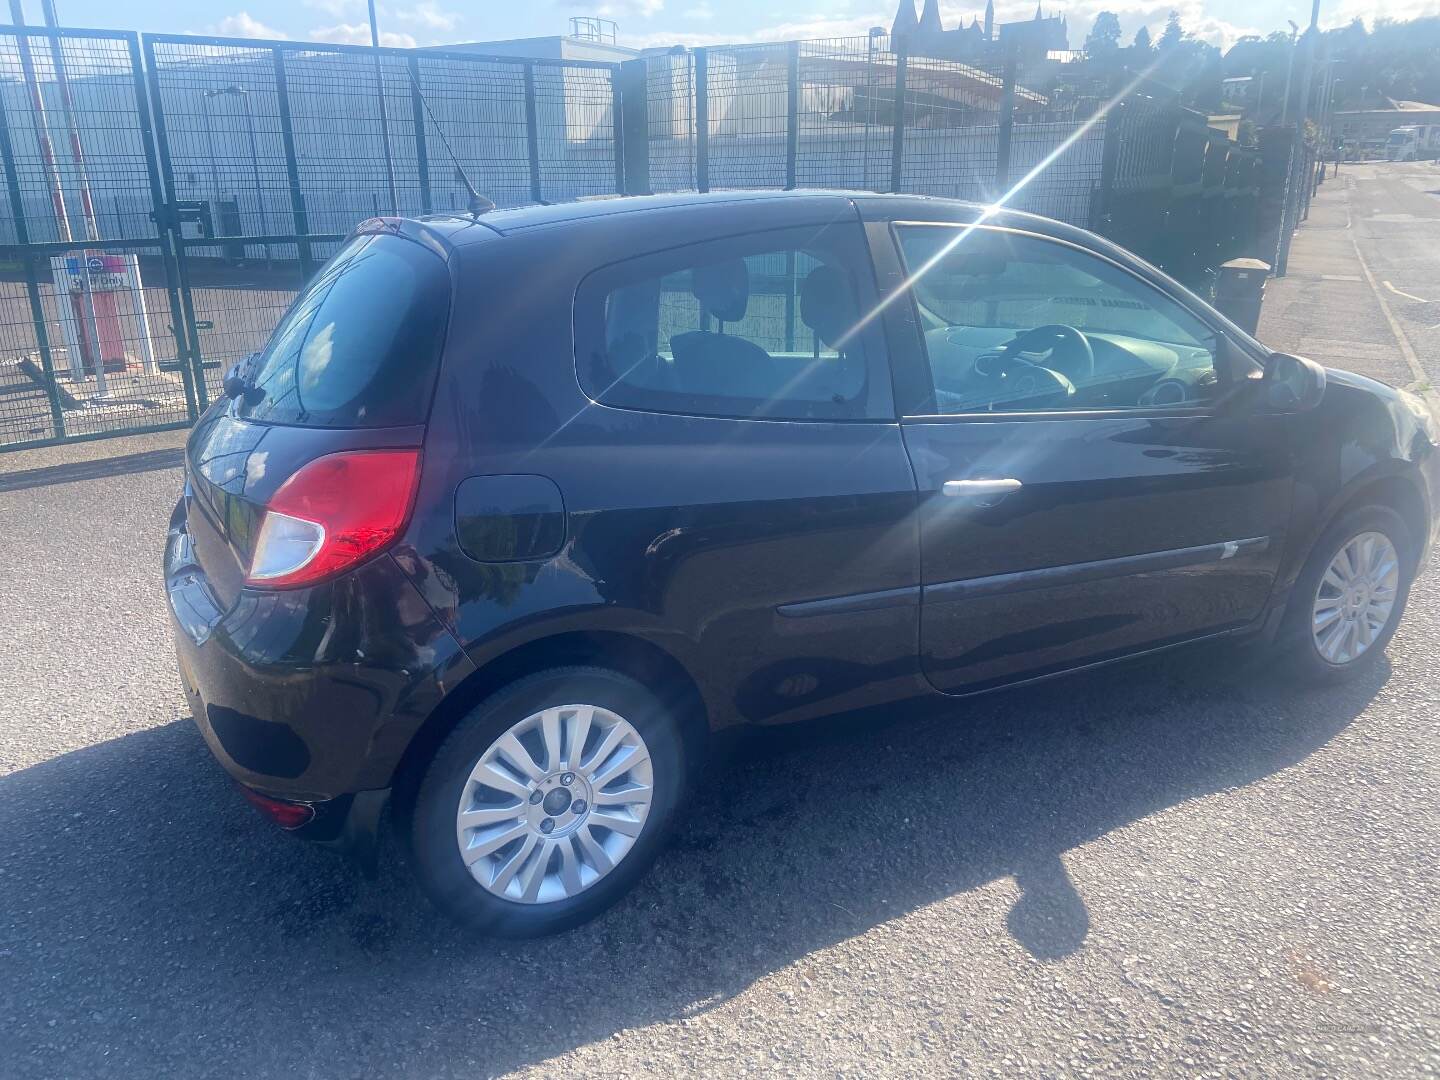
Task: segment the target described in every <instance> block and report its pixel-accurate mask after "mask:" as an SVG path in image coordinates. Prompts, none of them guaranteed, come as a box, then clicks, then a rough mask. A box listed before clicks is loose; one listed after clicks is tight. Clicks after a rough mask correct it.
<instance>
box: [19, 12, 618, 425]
mask: <svg viewBox="0 0 1440 1080" xmlns="http://www.w3.org/2000/svg"><path fill="white" fill-rule="evenodd" d="M615 71H616V66H615V65H612V64H606V63H598V62H590V61H578V60H538V59H519V58H516V59H509V58H495V57H487V56H480V55H474V54H469V53H464V52H453V51H441V50H430V49H421V50H403V49H380V50H375V49H371V48H368V47H362V46H345V45H319V44H310V43H304V44H300V43H294V42H257V41H252V40H246V39H226V38H208V37H189V36H176V35H145V36H143V37H142V36H140V35H136V34H132V33H121V32H114V33H110V32H102V31H90V30H59V31H51V30H49V29H44V28H30V29H25V28H16V27H0V78H3V82H0V156H3V158H4V167H5V179H6V185H7V192H6V194H7V198H6V199H5V200H4V208H3V214H0V450H6V449H17V448H20V447H25V446H36V445H43V444H47V443H54V442H62V441H70V440H75V439H84V438H97V437H102V436H106V435H118V434H129V433H132V432H138V431H151V430H157V429H162V428H167V427H182V426H185V425H187V424H189V423H191V422H193V421H194V419H195V417H196V416H198V415H199V412H200V410H203V409H204V408H205V407H206V406H207V405H208V404H209V402H210V401H211V400H213V398H214V397H215V395H216V394H217V393H218V392H219V384H220V381H221V378H222V376H223V372H224V370H225V369H226V368H227V367H228V366H229V365H230V364H232V363H234V362H235V361H236V360H238V359H240V358H242V357H244V356H247V355H249V354H250V353H252V352H254V351H255V350H256V349H258V348H260V347H261V345H263V343H264V342H265V339H266V338H267V337H268V336H269V334H270V331H271V329H272V328H273V326H274V325H275V323H276V321H277V320H278V319H279V317H280V315H281V314H282V313H283V312H284V310H285V309H286V308H287V307H288V306H289V304H290V302H291V300H292V299H293V298H294V296H295V294H296V293H297V291H298V290H299V289H300V288H301V286H302V285H303V284H304V282H305V281H306V279H308V278H309V276H310V275H311V274H312V273H313V272H314V270H315V269H316V268H317V267H318V266H319V265H321V264H322V263H323V262H324V261H325V260H326V259H327V258H328V257H329V256H330V255H331V254H332V253H333V252H334V250H335V248H336V245H337V244H338V243H339V242H340V241H341V240H342V239H343V238H344V236H345V235H346V234H347V233H348V232H349V231H350V230H351V229H352V228H354V226H355V225H356V224H357V223H358V222H359V221H361V220H363V219H365V218H368V217H373V216H377V215H384V214H391V213H395V212H398V213H400V214H405V215H418V214H425V213H431V212H443V211H448V210H464V209H465V207H466V203H467V199H466V192H465V188H464V185H463V183H462V181H461V179H460V177H459V175H458V174H457V166H456V161H458V163H459V165H460V166H461V167H463V169H464V170H465V173H466V174H467V175H468V176H469V177H470V179H471V180H472V181H473V182H474V183H475V185H476V186H477V187H478V188H479V189H480V190H481V191H482V192H484V193H485V194H486V195H487V196H489V197H490V198H491V199H492V200H494V201H495V202H496V203H497V204H498V205H501V206H506V205H518V204H521V203H527V202H536V201H542V200H543V201H556V200H562V199H573V198H577V197H582V196H586V195H598V194H607V193H611V192H614V191H618V190H623V186H622V180H623V177H622V175H621V173H622V168H623V165H622V157H623V155H622V154H621V153H620V150H619V134H618V126H617V123H616V118H617V116H618V115H619V110H618V108H617V93H618V91H617V87H616V80H615ZM152 118H153V130H152ZM452 154H453V155H454V160H452V157H451V155H452Z"/></svg>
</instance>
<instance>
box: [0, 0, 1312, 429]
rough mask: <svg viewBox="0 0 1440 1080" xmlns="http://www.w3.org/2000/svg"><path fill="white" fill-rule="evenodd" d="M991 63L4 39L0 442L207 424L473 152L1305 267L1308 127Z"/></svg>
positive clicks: (450, 185) (722, 50) (591, 186)
mask: <svg viewBox="0 0 1440 1080" xmlns="http://www.w3.org/2000/svg"><path fill="white" fill-rule="evenodd" d="M977 55H988V56H989V58H988V59H972V60H969V61H963V62H962V61H958V60H953V59H951V60H942V59H935V58H928V57H907V56H904V55H900V54H897V53H896V52H895V51H894V50H893V49H892V48H891V42H890V40H889V39H888V37H886V36H885V35H875V36H870V37H863V38H846V39H833V40H826V41H806V42H788V43H782V44H767V45H743V46H739V45H737V46H726V47H717V48H711V49H704V50H686V49H678V48H677V49H675V50H672V51H670V52H667V53H663V54H653V55H647V56H645V57H644V58H643V59H640V60H636V61H633V62H631V63H629V64H627V65H624V72H623V78H622V71H621V67H620V66H619V65H611V64H603V63H595V62H586V61H569V60H542V59H524V58H513V57H490V56H483V55H478V54H472V53H469V52H466V51H463V49H459V50H457V49H451V50H430V49H419V50H400V49H380V50H371V49H368V48H361V47H356V46H344V45H327V44H314V43H291V42H257V41H247V40H235V39H219V38H202V37H188V36H175V35H147V36H146V37H144V38H142V37H140V36H139V35H135V34H129V33H119V32H104V31H81V30H61V31H48V30H38V29H29V30H22V29H17V28H14V27H11V28H0V121H3V123H0V149H3V151H4V154H3V156H4V159H5V167H6V191H5V195H4V198H3V199H0V448H6V447H11V446H15V445H22V444H30V443H34V442H44V441H51V440H56V439H62V438H76V437H92V436H97V435H100V434H104V433H107V432H115V433H119V432H122V431H130V430H141V429H148V428H153V427H157V426H164V425H167V424H180V423H184V422H185V421H187V420H189V419H193V418H194V416H195V415H196V410H197V409H199V408H203V407H204V405H205V404H206V402H207V401H208V400H211V399H213V397H214V396H215V394H217V393H218V392H219V383H220V379H221V376H222V373H223V372H224V370H225V369H226V368H228V367H229V365H230V364H232V363H233V362H234V361H236V360H238V359H241V358H243V357H244V356H246V355H248V354H249V353H251V352H253V351H255V350H256V349H258V348H260V347H261V346H262V345H263V344H264V342H265V340H266V338H267V336H268V334H269V333H270V330H271V328H272V327H273V325H274V323H275V322H276V321H277V319H278V318H279V316H280V314H281V313H282V312H283V311H284V309H285V308H286V307H287V306H288V305H289V303H290V302H291V300H292V299H293V297H294V296H295V295H296V293H297V291H298V290H299V289H301V288H302V287H303V285H304V281H305V279H306V278H307V276H308V275H309V274H310V273H313V272H314V270H315V269H316V268H317V267H318V266H319V265H320V264H321V263H323V262H324V260H325V259H326V258H328V257H329V255H330V254H331V253H333V251H334V250H335V249H336V247H337V245H338V243H339V242H340V241H341V240H342V239H343V237H344V235H345V234H346V233H348V232H349V231H350V230H351V229H352V228H353V227H354V226H355V225H356V224H357V223H358V222H359V221H360V220H362V219H364V218H367V217H372V216H376V215H381V214H388V213H391V212H395V211H398V212H399V213H400V214H404V215H418V214H423V213H428V212H437V211H438V212H444V211H462V210H464V209H465V208H466V207H467V203H468V194H467V191H466V188H465V184H464V182H463V180H462V178H461V175H460V172H459V168H457V164H456V162H457V161H458V163H459V167H461V168H463V169H464V171H465V173H466V174H467V175H468V176H469V177H470V178H471V179H472V180H473V181H474V184H475V186H476V187H477V188H478V189H479V190H480V191H481V192H482V193H483V194H485V195H486V196H488V197H489V198H490V199H492V200H493V201H494V202H495V203H496V204H497V205H499V206H502V207H504V206H515V205H520V204H524V203H529V202H534V201H558V200H565V199H573V198H582V197H586V196H591V195H600V194H606V193H610V192H615V191H632V192H633V191H639V190H653V191H682V190H694V189H701V190H710V189H724V188H776V187H828V188H848V189H854V190H872V191H903V192H913V193H919V194H930V195H940V196H950V197H957V198H963V199H972V200H977V201H983V202H990V201H993V200H996V199H999V198H1002V197H1003V198H1004V199H1005V201H1006V203H1007V204H1008V205H1010V206H1013V207H1016V208H1019V209H1025V210H1032V211H1036V212H1039V213H1042V214H1046V215H1048V216H1051V217H1056V218H1059V219H1062V220H1065V221H1070V222H1073V223H1076V224H1081V225H1088V226H1091V227H1094V228H1097V229H1099V230H1100V231H1102V232H1105V233H1107V234H1108V235H1111V236H1112V237H1114V238H1116V239H1117V240H1119V241H1120V242H1122V243H1125V244H1127V246H1130V247H1133V248H1135V249H1137V250H1139V251H1141V252H1142V253H1143V254H1146V255H1149V256H1150V257H1151V258H1154V259H1156V261H1159V262H1161V264H1162V265H1166V266H1167V267H1169V268H1172V269H1175V270H1176V271H1177V272H1183V273H1184V274H1185V275H1187V277H1188V278H1190V279H1192V280H1193V279H1194V278H1196V277H1197V276H1198V275H1200V274H1202V273H1204V272H1207V271H1208V269H1209V268H1211V267H1213V265H1214V264H1215V262H1216V261H1217V260H1218V259H1220V258H1221V257H1222V256H1225V257H1228V255H1227V254H1226V253H1233V252H1235V251H1237V250H1238V249H1239V248H1241V247H1243V246H1245V245H1246V244H1247V243H1252V239H1253V233H1254V226H1255V220H1256V218H1257V216H1258V217H1261V218H1265V219H1266V221H1267V222H1270V217H1273V219H1274V220H1273V222H1270V223H1269V224H1268V226H1267V227H1268V229H1269V231H1268V232H1266V233H1265V236H1264V240H1263V242H1262V246H1267V250H1271V251H1275V252H1276V253H1277V254H1278V255H1279V257H1280V262H1281V264H1282V266H1283V257H1284V252H1285V249H1286V247H1287V246H1288V238H1289V234H1290V232H1291V230H1292V229H1293V228H1294V225H1295V224H1296V223H1297V222H1298V220H1299V219H1300V217H1301V216H1302V215H1303V213H1304V211H1305V208H1306V206H1307V204H1308V194H1309V191H1310V186H1311V185H1310V184H1309V183H1308V182H1305V181H1303V180H1302V179H1300V178H1298V176H1299V174H1300V173H1302V172H1304V171H1305V170H1306V169H1308V168H1309V167H1310V160H1311V159H1310V158H1309V156H1308V151H1307V150H1306V148H1305V147H1304V145H1303V144H1302V143H1301V142H1300V141H1298V139H1296V140H1292V141H1291V143H1285V144H1284V145H1283V146H1282V145H1281V143H1280V142H1275V143H1274V145H1275V147H1277V148H1278V149H1280V150H1283V151H1284V161H1283V163H1282V162H1279V161H1278V160H1277V161H1275V162H1273V163H1272V161H1271V160H1270V157H1271V156H1272V155H1270V152H1269V150H1267V151H1266V157H1265V159H1264V160H1263V161H1262V160H1261V159H1260V158H1258V157H1257V155H1256V154H1254V153H1251V152H1249V151H1245V150H1242V149H1240V148H1238V147H1236V146H1235V145H1234V144H1233V143H1230V142H1229V141H1228V140H1225V139H1224V138H1222V137H1220V136H1218V135H1217V134H1216V133H1214V132H1211V131H1209V130H1208V129H1207V128H1206V127H1205V123H1204V119H1203V118H1201V117H1197V116H1194V115H1193V114H1186V113H1185V111H1184V110H1182V109H1179V108H1178V107H1177V106H1176V105H1175V104H1174V103H1173V102H1171V101H1168V100H1165V99H1163V98H1162V96H1160V95H1158V94H1154V93H1151V92H1150V91H1149V89H1148V88H1147V89H1140V90H1132V91H1131V92H1129V93H1128V96H1126V98H1125V100H1124V101H1123V102H1120V103H1118V105H1116V107H1114V108H1111V106H1112V105H1115V104H1116V103H1114V102H1112V101H1111V93H1112V91H1113V89H1114V88H1113V87H1107V86H1104V85H1101V84H1100V82H1099V81H1097V78H1096V77H1095V76H1093V75H1091V74H1089V73H1088V72H1089V69H1088V68H1087V66H1086V64H1085V63H1084V62H1082V61H1081V59H1080V58H1079V57H1078V56H1068V57H1058V56H1054V55H1052V56H1051V57H1050V58H1049V60H1047V61H1046V62H1045V63H1044V64H1041V65H1033V64H1032V65H1030V66H1028V67H1027V66H1024V65H1021V66H1020V67H1019V69H1018V70H1017V69H1016V68H1015V67H1013V66H1012V67H1005V66H1002V65H1001V63H1000V62H999V60H998V58H996V57H994V56H993V54H977ZM152 124H153V131H152ZM1272 142H1274V140H1272ZM1292 143H1293V145H1292ZM1262 145H1268V144H1265V143H1264V140H1262ZM622 148H623V154H622ZM452 152H453V154H454V159H452V157H451V154H452ZM387 156H388V167H387ZM631 170H633V172H632V171H631ZM1267 215H1269V217H1267ZM1247 221H1248V222H1249V225H1246V224H1245V223H1246V222H1247ZM781 276H784V275H781ZM777 280H778V278H777ZM786 280H789V278H786ZM790 291H791V292H793V289H791V290H790ZM782 293H783V290H782V292H781V293H777V294H776V295H777V296H781V297H782V299H783V295H782ZM789 302H791V304H792V306H793V295H792V296H790V301H789ZM786 310H788V308H787V309H786ZM792 329H793V328H792ZM792 329H787V330H785V331H784V333H783V334H782V335H781V336H782V337H785V338H787V339H788V338H789V337H790V336H793V334H792Z"/></svg>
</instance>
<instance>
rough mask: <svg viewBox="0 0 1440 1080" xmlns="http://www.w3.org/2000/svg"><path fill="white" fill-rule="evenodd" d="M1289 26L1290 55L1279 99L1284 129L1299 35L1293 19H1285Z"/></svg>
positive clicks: (1288, 112)
mask: <svg viewBox="0 0 1440 1080" xmlns="http://www.w3.org/2000/svg"><path fill="white" fill-rule="evenodd" d="M1285 21H1286V22H1288V23H1289V24H1290V55H1289V58H1288V59H1287V60H1286V61H1285V96H1284V97H1282V98H1281V99H1280V126H1281V127H1284V126H1285V123H1286V121H1287V120H1289V119H1290V78H1291V76H1292V75H1294V73H1295V38H1296V37H1297V36H1298V35H1299V33H1300V26H1299V24H1298V23H1296V22H1295V20H1294V19H1286V20H1285Z"/></svg>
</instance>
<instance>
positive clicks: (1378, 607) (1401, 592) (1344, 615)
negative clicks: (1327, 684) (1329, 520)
mask: <svg viewBox="0 0 1440 1080" xmlns="http://www.w3.org/2000/svg"><path fill="white" fill-rule="evenodd" d="M1414 570H1415V555H1414V549H1413V547H1412V541H1411V537H1410V532H1409V530H1408V529H1407V528H1406V527H1405V522H1404V520H1403V519H1402V518H1401V517H1400V515H1399V514H1397V513H1395V511H1393V510H1391V509H1389V508H1388V507H1383V506H1369V507H1364V508H1361V509H1358V510H1353V511H1350V512H1349V513H1346V514H1344V515H1343V516H1342V517H1341V518H1340V520H1339V521H1337V522H1336V523H1335V524H1334V525H1332V526H1331V527H1330V528H1329V529H1327V530H1326V532H1325V534H1324V535H1323V536H1322V537H1321V538H1320V540H1319V541H1318V542H1317V543H1316V545H1315V549H1314V551H1312V552H1311V555H1310V560H1309V562H1307V563H1306V565H1305V569H1304V570H1303V571H1302V572H1301V574H1300V577H1299V579H1298V580H1297V581H1296V583H1295V590H1294V592H1293V593H1292V594H1291V600H1290V611H1289V615H1288V617H1287V631H1288V633H1287V636H1288V638H1289V642H1288V645H1289V649H1290V657H1291V659H1292V661H1293V667H1294V669H1295V670H1296V673H1297V674H1299V675H1301V676H1302V677H1304V678H1308V679H1311V680H1318V681H1334V680H1336V679H1343V678H1348V677H1350V676H1352V675H1355V674H1356V673H1358V672H1360V671H1363V670H1364V669H1366V668H1368V667H1369V666H1370V665H1372V664H1374V663H1375V662H1376V661H1377V660H1378V659H1379V657H1380V656H1381V655H1382V654H1383V653H1384V651H1385V647H1386V646H1387V645H1388V644H1389V643H1390V638H1391V637H1392V636H1393V635H1394V633H1395V629H1396V627H1397V626H1398V625H1399V622H1400V616H1401V615H1402V614H1403V613H1404V610H1405V601H1406V599H1407V598H1408V597H1409V594H1410V582H1411V579H1412V577H1413V576H1414Z"/></svg>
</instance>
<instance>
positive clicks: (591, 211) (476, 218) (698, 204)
mask: <svg viewBox="0 0 1440 1080" xmlns="http://www.w3.org/2000/svg"><path fill="white" fill-rule="evenodd" d="M782 202H790V203H792V204H794V208H795V211H796V213H797V214H802V213H804V212H805V211H813V210H815V209H817V208H824V207H827V206H831V207H833V206H835V205H836V204H849V205H854V206H856V207H857V208H858V209H859V211H860V216H861V217H862V218H864V219H867V220H875V219H877V218H879V219H883V218H887V217H899V216H913V219H914V220H919V221H925V220H936V221H956V220H966V219H973V218H977V217H982V216H983V217H984V218H987V219H989V220H990V221H991V222H992V223H993V224H997V225H998V224H1005V225H1010V226H1012V227H1016V226H1018V227H1024V228H1027V229H1029V230H1032V231H1036V232H1041V233H1048V234H1050V235H1054V236H1061V237H1064V238H1067V239H1080V240H1082V241H1088V242H1094V241H1095V240H1096V239H1097V238H1095V237H1092V236H1090V235H1089V234H1087V233H1085V232H1084V230H1081V229H1077V228H1075V227H1074V226H1069V225H1066V224H1064V223H1063V222H1059V221H1055V220H1053V219H1050V218H1045V217H1040V216H1037V215H1034V214H1030V213H1026V212H1024V211H1019V210H1013V209H1010V208H1008V207H1006V208H1004V209H1000V210H997V209H995V208H993V207H985V206H982V205H981V204H979V203H974V202H968V201H965V200H961V199H949V198H944V197H939V196H932V195H914V194H901V193H896V194H889V193H882V192H871V191H849V190H844V191H842V190H833V189H824V188H796V189H792V190H784V189H748V190H743V191H741V190H736V191H710V192H694V191H690V192H679V193H673V194H664V195H605V196H597V197H593V198H583V199H577V200H574V201H571V202H562V203H548V204H546V203H537V204H532V205H526V206H517V207H514V208H509V209H504V210H491V211H490V212H488V213H485V214H466V213H459V212H446V213H439V214H429V215H426V216H423V217H416V218H395V217H387V218H373V219H371V220H369V221H366V222H364V223H362V224H361V225H360V226H358V227H357V230H356V231H357V232H362V233H363V232H392V233H396V234H398V235H403V236H408V237H410V238H411V239H413V240H416V241H418V242H420V243H422V244H425V245H426V246H428V247H431V248H433V249H435V250H437V252H438V253H440V254H441V255H442V257H443V256H444V254H445V253H446V252H447V251H453V250H455V249H457V248H462V247H467V246H470V245H472V244H476V243H483V242H485V241H492V240H496V239H499V238H500V237H503V236H513V235H516V234H524V233H527V232H531V231H534V230H541V229H546V228H550V227H553V226H557V225H564V224H568V223H578V222H597V221H603V220H605V219H614V218H621V217H622V216H625V215H630V214H643V213H646V212H667V211H675V210H682V209H685V208H692V209H695V210H697V211H702V210H703V211H705V212H706V213H707V215H715V214H717V212H718V213H721V214H723V212H724V211H725V210H726V209H727V208H729V209H731V210H735V211H738V212H739V213H741V214H743V211H744V208H745V207H746V206H747V205H748V206H759V205H760V204H767V209H771V210H773V209H774V208H775V204H776V203H782ZM802 208H803V209H802ZM772 220H773V218H772ZM720 223H721V222H719V221H717V222H716V224H717V225H718V224H720ZM617 224H621V223H620V222H617ZM725 224H729V223H728V222H726V223H725Z"/></svg>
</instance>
